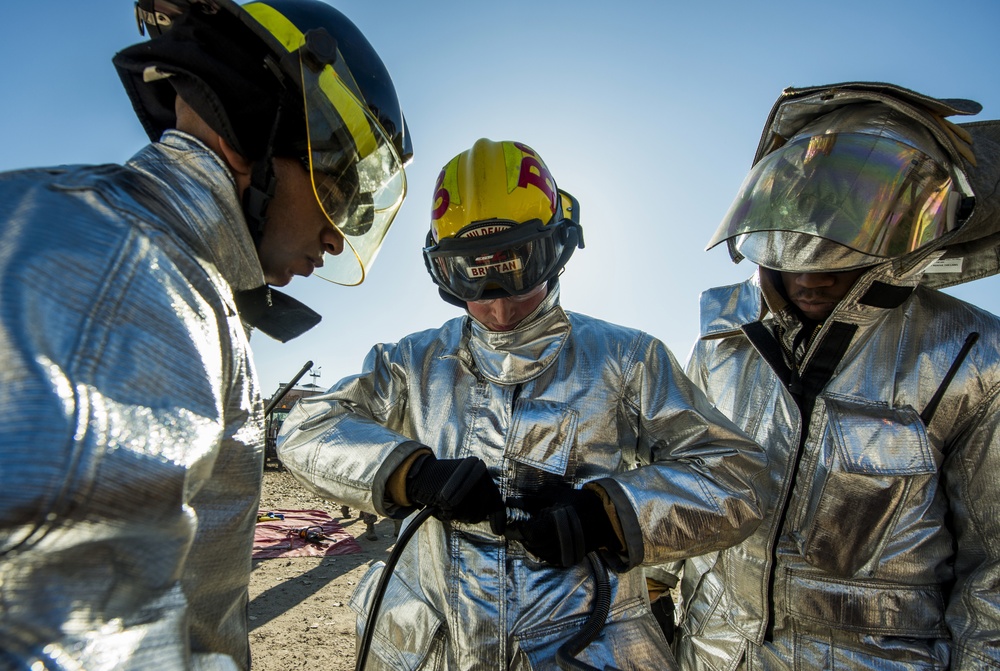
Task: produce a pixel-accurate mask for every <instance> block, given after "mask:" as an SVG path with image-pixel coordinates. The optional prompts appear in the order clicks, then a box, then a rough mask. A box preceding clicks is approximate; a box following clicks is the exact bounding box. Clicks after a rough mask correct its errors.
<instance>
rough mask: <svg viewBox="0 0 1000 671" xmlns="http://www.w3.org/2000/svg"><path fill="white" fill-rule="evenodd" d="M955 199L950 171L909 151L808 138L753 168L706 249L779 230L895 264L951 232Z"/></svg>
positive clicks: (870, 141)
mask: <svg viewBox="0 0 1000 671" xmlns="http://www.w3.org/2000/svg"><path fill="white" fill-rule="evenodd" d="M959 200H960V194H959V193H957V191H956V189H955V187H954V184H953V181H952V178H951V175H950V174H949V172H948V170H947V169H946V168H945V167H944V166H942V165H941V164H940V163H939V162H937V161H936V160H934V159H933V158H931V157H930V156H927V155H926V154H924V153H923V152H921V151H920V150H919V149H915V148H914V147H912V146H910V145H908V144H905V143H903V142H899V141H897V140H894V139H891V138H888V137H881V136H878V135H869V134H865V133H828V134H822V135H813V136H805V137H801V138H798V139H793V140H792V141H791V142H789V143H788V144H787V145H785V146H783V147H781V148H780V149H777V150H775V151H774V152H772V153H770V154H768V155H767V156H765V157H764V158H762V159H761V160H760V161H759V162H758V163H757V164H756V165H755V166H754V167H753V169H752V170H751V172H750V174H749V175H748V176H747V178H746V180H745V181H744V183H743V186H742V187H741V189H740V192H739V194H738V195H737V197H736V200H735V201H734V202H733V204H732V206H731V207H730V208H729V211H728V212H727V213H726V216H725V217H724V219H723V221H722V224H721V225H720V226H719V228H718V230H717V231H716V233H715V235H714V236H713V237H712V239H711V240H710V241H709V244H708V247H709V248H711V247H714V246H715V245H717V244H718V243H720V242H722V241H723V240H727V239H729V238H734V237H737V236H742V235H744V234H748V233H760V232H764V231H783V232H788V233H799V234H805V235H807V236H814V237H816V238H821V239H824V240H828V241H831V242H835V243H837V244H839V245H843V246H844V247H847V248H849V249H852V250H855V251H857V252H861V253H862V254H865V255H868V256H869V257H876V259H890V258H899V257H901V256H904V255H906V254H908V253H909V252H912V251H914V250H916V249H919V248H921V247H923V246H924V245H926V244H928V243H930V242H932V241H934V240H936V239H937V238H939V237H941V236H942V235H944V233H946V232H947V231H949V230H951V229H952V228H954V227H955V225H956V223H955V212H956V206H957V204H958V202H959Z"/></svg>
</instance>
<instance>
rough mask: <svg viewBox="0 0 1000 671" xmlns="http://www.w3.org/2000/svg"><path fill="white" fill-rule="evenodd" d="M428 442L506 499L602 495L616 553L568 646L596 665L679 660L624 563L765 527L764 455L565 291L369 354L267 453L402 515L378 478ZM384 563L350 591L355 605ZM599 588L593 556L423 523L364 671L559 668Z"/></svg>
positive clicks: (307, 479) (657, 351) (660, 353)
mask: <svg viewBox="0 0 1000 671" xmlns="http://www.w3.org/2000/svg"><path fill="white" fill-rule="evenodd" d="M421 443H422V444H425V445H428V446H430V447H431V448H432V449H433V451H434V452H435V453H436V455H437V456H438V457H442V458H456V457H465V456H469V455H472V456H478V457H480V458H482V459H483V460H484V461H485V462H486V463H487V465H488V466H489V468H490V472H491V473H492V474H493V477H494V478H495V480H496V481H497V483H498V485H499V486H500V489H501V492H502V493H503V494H504V496H505V497H508V498H509V497H512V496H517V495H518V494H521V493H525V492H533V491H537V490H538V489H539V488H540V487H542V486H544V483H553V482H569V483H572V484H573V485H574V486H580V485H581V484H582V483H585V482H588V481H595V482H596V483H597V484H599V485H600V486H602V487H603V488H604V489H605V490H606V491H607V493H608V495H609V496H610V498H611V500H612V501H613V503H614V505H615V507H616V509H617V513H618V517H619V519H620V521H621V527H622V530H623V532H624V536H625V545H626V550H625V553H624V556H622V557H620V560H621V565H620V566H617V567H614V568H616V571H617V572H615V573H613V574H612V576H611V581H612V590H613V599H612V604H611V617H610V618H609V621H608V623H607V625H606V626H605V627H604V629H603V631H602V632H601V636H600V637H599V638H598V639H597V640H596V641H595V642H594V643H592V644H591V645H590V646H589V647H587V648H586V649H584V651H583V653H582V654H581V656H580V659H582V660H584V661H586V662H587V663H589V664H591V665H594V666H596V667H598V668H602V669H603V668H608V669H633V670H636V671H638V670H639V669H642V670H649V669H670V668H675V667H674V662H673V659H672V657H671V655H670V653H669V651H668V649H667V646H666V642H665V640H664V638H663V635H662V633H661V632H660V629H659V627H658V626H657V624H656V621H655V620H654V619H653V616H652V614H651V613H650V610H649V605H648V597H647V594H646V584H645V580H644V578H643V575H642V571H633V570H628V569H632V568H634V567H636V566H639V565H641V564H644V563H657V562H662V561H665V560H669V559H676V558H681V557H685V556H690V555H693V554H699V553H702V552H705V551H707V550H710V548H721V547H724V546H728V545H731V544H733V543H735V542H738V541H739V540H740V539H742V538H744V537H746V536H747V535H748V534H749V533H750V532H751V531H752V530H753V529H754V528H755V527H756V525H757V523H758V521H759V509H760V507H761V506H760V503H759V501H758V495H757V494H756V492H755V489H754V487H753V480H754V478H755V477H757V476H758V475H759V474H760V473H761V471H762V467H763V460H762V451H761V449H760V448H759V447H758V446H757V445H755V444H754V443H753V442H752V441H749V440H748V439H747V438H746V437H745V436H744V435H743V434H742V433H741V432H739V431H738V430H737V429H736V428H735V427H734V426H733V425H732V423H731V422H729V421H728V420H726V419H725V418H724V417H723V416H722V415H721V414H720V413H719V412H718V411H717V410H715V409H714V408H713V407H712V406H711V405H710V404H708V403H707V402H706V401H705V399H704V396H703V395H702V394H701V393H700V392H699V391H698V390H697V389H695V388H694V387H693V386H692V385H691V383H690V381H689V380H688V379H687V378H686V377H685V376H684V374H683V372H682V370H681V369H680V367H679V366H678V364H677V363H676V361H675V360H674V358H673V356H672V355H671V354H670V353H669V352H668V351H667V349H666V347H665V346H664V345H663V344H662V343H660V342H659V341H657V340H655V339H653V338H651V337H650V336H648V335H646V334H644V333H641V332H639V331H635V330H632V329H627V328H623V327H620V326H615V325H612V324H608V323H606V322H603V321H599V320H596V319H593V318H590V317H586V316H583V315H578V314H574V313H567V312H564V311H563V309H562V308H561V307H560V306H559V304H558V287H556V288H555V289H554V290H553V291H552V293H550V295H549V296H548V297H546V299H545V301H544V302H543V303H542V304H541V305H540V306H539V308H538V309H537V310H536V311H535V312H534V313H533V314H532V315H531V316H529V317H528V318H527V319H526V320H525V322H524V323H523V324H522V326H520V327H519V328H518V329H517V330H514V331H511V332H504V333H500V332H491V331H488V330H486V329H485V328H484V327H482V325H480V324H479V323H478V322H476V321H475V320H473V319H471V318H469V317H461V318H456V319H453V320H451V321H449V322H446V323H445V324H444V325H443V326H442V327H441V328H439V329H434V330H428V331H424V332H422V333H416V334H412V335H410V336H407V337H406V338H404V339H402V340H401V341H400V342H399V343H397V344H395V345H378V346H376V347H375V348H374V349H373V350H372V351H371V353H370V354H369V356H368V358H367V360H366V362H365V365H364V370H363V372H362V373H361V374H359V375H356V376H353V377H348V378H345V379H344V380H342V381H341V382H340V383H338V384H337V385H335V386H334V387H333V388H332V389H331V390H330V392H329V393H327V394H326V395H321V396H316V397H312V398H309V399H307V400H303V401H300V402H299V404H298V405H297V406H296V407H295V408H293V410H292V412H291V413H290V415H289V417H288V419H287V420H285V423H284V425H283V426H282V436H281V437H279V446H278V453H279V456H280V457H281V459H282V461H283V462H284V464H285V465H286V466H288V467H289V468H290V469H291V470H292V471H293V473H295V475H296V476H297V477H298V478H299V479H300V480H301V481H302V482H304V483H305V484H306V486H307V487H309V488H310V489H312V490H314V491H315V492H318V493H319V494H321V495H323V496H326V497H329V498H334V499H336V500H338V501H342V502H344V503H346V504H349V505H351V506H357V507H359V508H362V509H366V510H374V511H376V512H378V513H380V514H383V515H397V516H398V515H401V514H403V513H405V512H408V511H405V510H400V509H399V508H398V507H397V506H395V505H394V504H393V502H392V501H391V500H387V498H386V497H387V494H386V482H387V479H388V478H389V476H390V474H392V473H393V472H394V471H395V470H396V468H397V466H398V465H399V464H400V463H401V462H402V461H403V460H404V459H405V458H406V457H407V456H408V455H410V454H411V453H412V452H413V451H414V450H416V449H418V447H419V445H420V444H421ZM381 571H382V564H381V563H380V564H378V565H376V566H374V567H373V568H372V570H371V571H370V572H369V573H368V574H367V575H366V576H365V578H364V579H363V580H362V582H361V583H360V584H359V586H358V588H357V591H356V593H355V596H354V599H353V602H352V605H353V606H354V607H355V608H356V610H358V611H359V614H362V615H364V614H365V613H366V612H367V609H368V606H369V604H370V603H371V598H372V591H373V588H374V586H375V583H376V582H377V579H378V577H379V576H380V574H381ZM593 585H594V582H593V577H592V575H591V569H590V567H589V565H588V564H587V562H584V563H583V564H581V565H578V566H576V567H573V568H571V569H562V568H554V567H551V566H549V565H545V564H541V563H539V562H537V561H536V560H534V559H533V558H532V557H530V556H529V555H527V554H526V552H525V550H524V548H523V547H522V546H521V545H520V543H517V542H513V541H511V542H505V540H504V538H502V537H498V536H496V535H494V534H493V533H492V532H491V531H490V526H489V524H488V523H485V522H484V523H481V524H462V523H443V522H440V521H438V520H437V519H436V518H430V519H429V520H427V522H426V523H425V524H424V525H423V527H421V528H420V529H419V530H418V532H417V534H416V535H415V536H414V538H413V541H412V542H411V543H410V544H409V545H408V546H407V547H406V550H405V552H404V554H403V555H402V557H401V559H400V563H399V564H398V565H397V567H396V570H395V576H394V578H393V580H392V581H391V582H390V583H389V588H388V591H387V594H386V596H385V600H384V601H383V603H382V606H381V609H380V611H379V613H380V614H379V617H378V620H377V624H376V626H377V630H376V633H375V637H374V641H373V644H372V654H371V656H370V658H369V664H368V667H367V668H369V669H376V668H378V669H392V670H393V671H400V670H403V669H473V668H476V669H479V668H481V669H520V670H527V669H551V668H554V661H553V660H554V658H555V651H556V648H557V647H558V646H559V645H561V644H562V643H564V642H565V641H566V640H567V639H568V638H570V637H571V636H573V635H574V634H575V633H577V632H578V631H579V628H580V626H581V625H582V623H583V621H584V619H585V617H586V616H587V614H589V612H590V611H591V609H592V608H593V598H592V594H593ZM362 624H363V618H362V619H359V635H360V633H361V631H360V630H361V629H362Z"/></svg>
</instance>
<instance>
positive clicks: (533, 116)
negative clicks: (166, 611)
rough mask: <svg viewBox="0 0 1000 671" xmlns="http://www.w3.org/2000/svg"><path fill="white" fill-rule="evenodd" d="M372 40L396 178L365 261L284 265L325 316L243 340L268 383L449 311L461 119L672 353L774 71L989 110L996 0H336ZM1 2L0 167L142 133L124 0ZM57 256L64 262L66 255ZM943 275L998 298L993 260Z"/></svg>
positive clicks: (628, 315)
mask: <svg viewBox="0 0 1000 671" xmlns="http://www.w3.org/2000/svg"><path fill="white" fill-rule="evenodd" d="M331 4H334V5H335V6H336V7H338V8H339V9H341V11H343V12H344V13H345V14H347V15H348V16H349V17H351V18H352V20H354V22H355V23H356V24H357V25H358V26H359V27H360V28H361V29H362V31H364V32H365V34H366V35H367V36H368V38H369V40H370V41H371V42H372V44H373V45H374V46H375V47H376V49H378V50H379V52H380V53H381V54H382V57H383V60H384V61H385V63H386V66H387V67H388V69H389V71H390V73H391V74H392V76H393V79H394V81H395V83H396V88H397V90H398V92H399V96H400V99H401V101H402V104H403V108H404V112H405V113H406V116H407V121H408V124H409V127H410V130H411V132H412V135H413V143H414V149H415V160H414V162H413V163H412V164H411V168H410V169H409V170H408V173H407V174H408V182H409V195H408V197H407V200H406V202H405V203H404V204H403V207H402V209H401V210H400V213H399V215H398V217H397V219H396V222H395V224H394V225H393V229H392V230H391V231H390V233H389V237H388V239H387V241H386V243H385V245H384V247H383V249H382V252H381V254H380V255H379V258H378V260H377V262H376V264H375V267H374V270H373V272H372V274H371V275H370V276H369V279H368V280H367V281H366V282H365V283H364V284H363V285H362V286H360V287H355V288H343V287H338V286H334V285H331V284H328V283H326V282H324V281H322V280H319V279H315V278H309V279H301V278H299V279H296V280H295V281H294V282H293V283H292V285H290V287H289V291H290V293H292V294H293V295H295V296H297V297H298V298H300V299H302V300H304V301H306V302H307V303H308V304H310V305H311V306H312V307H313V308H314V309H316V310H318V311H320V312H321V313H322V314H323V316H324V319H323V321H322V322H321V324H320V325H319V326H318V327H316V328H315V329H314V330H313V331H311V332H309V333H308V334H306V335H305V336H302V337H301V338H299V339H297V340H294V341H292V342H291V343H288V344H280V343H277V342H274V341H271V340H269V339H268V338H267V337H266V336H262V335H260V334H255V335H254V336H253V338H252V340H251V344H252V345H253V348H254V351H255V354H256V359H257V368H258V372H259V373H260V376H261V381H262V385H263V391H264V394H265V396H267V395H269V394H270V393H272V392H273V391H274V390H275V389H277V387H278V385H279V383H281V382H283V381H286V380H288V379H289V378H291V377H292V376H293V375H294V374H295V373H296V372H297V371H298V370H299V368H300V367H301V366H302V364H303V363H304V362H305V361H306V360H313V361H314V362H315V366H316V367H317V368H319V369H320V372H321V377H319V378H317V379H315V380H310V379H309V378H306V379H305V380H304V382H308V381H315V382H316V383H317V384H320V385H322V386H324V387H325V386H329V385H332V384H333V383H334V382H335V381H336V380H337V379H339V378H340V377H342V376H344V375H348V374H351V373H353V372H355V371H357V370H358V369H359V368H360V366H361V362H362V360H363V358H364V355H365V354H366V352H367V351H368V349H369V348H370V347H371V345H372V344H374V343H376V342H393V341H395V340H398V339H399V338H400V337H402V336H404V335H406V334H407V333H410V332H413V331H417V330H422V329H426V328H433V327H435V326H437V325H439V324H441V323H442V322H443V321H445V320H446V319H449V318H451V317H455V316H458V315H459V314H461V312H460V311H459V310H458V309H457V308H454V307H452V306H450V305H448V304H446V303H444V302H443V301H442V300H441V299H440V298H439V297H438V295H437V291H436V288H435V287H434V285H433V284H432V282H431V280H430V278H429V277H428V275H427V273H426V271H425V269H424V265H423V260H422V258H421V254H420V248H421V246H422V244H423V240H424V236H425V234H426V231H427V226H428V223H429V213H430V203H431V192H432V187H433V185H434V179H435V177H436V176H437V173H438V171H439V170H440V168H441V166H443V165H444V164H445V163H446V162H447V161H448V160H449V159H450V158H451V157H452V156H454V155H455V154H457V153H458V152H461V151H464V150H465V149H467V148H468V147H470V146H471V145H472V144H473V142H475V140H476V139H477V138H480V137H488V138H491V139H493V140H505V139H510V140H518V141H521V142H524V143H526V144H528V145H530V146H532V147H533V148H534V149H535V150H536V151H538V152H539V153H540V154H541V155H542V157H543V158H544V160H545V162H546V163H547V165H548V167H549V169H550V171H551V172H552V174H553V176H554V177H555V179H556V181H557V182H558V184H559V186H560V188H562V189H565V190H567V191H569V192H570V193H572V194H573V195H574V196H576V197H577V198H578V199H579V201H580V204H581V216H582V219H581V223H582V224H583V227H584V232H585V237H586V244H587V246H586V248H585V249H582V250H579V251H577V253H576V255H575V256H574V257H573V259H572V260H571V261H570V263H569V265H568V266H567V269H566V272H565V274H564V275H563V279H562V287H563V288H562V297H563V305H564V306H565V307H566V308H567V309H569V310H574V311H577V312H583V313H586V314H590V315H593V316H596V317H600V318H603V319H607V320H610V321H614V322H618V323H621V324H625V325H629V326H634V327H638V328H641V329H643V330H646V331H648V332H649V333H651V334H653V335H654V336H657V337H659V338H660V339H662V340H663V341H664V342H666V343H667V345H668V346H669V347H670V348H671V349H672V350H673V351H674V353H675V354H676V355H677V357H678V358H679V359H680V360H681V361H682V362H683V361H684V360H685V359H686V358H687V355H688V352H689V350H690V348H691V345H692V343H693V342H694V339H695V337H696V335H697V330H698V296H699V293H700V292H701V291H702V290H704V289H706V288H708V287H710V286H715V285H719V284H730V283H734V282H738V281H741V280H743V279H744V278H746V277H747V276H749V275H750V274H751V273H752V271H753V268H752V266H751V265H749V264H748V263H746V262H744V263H742V264H740V265H733V264H732V263H731V262H730V260H729V257H728V255H727V253H726V252H725V250H724V249H723V248H716V249H713V250H711V251H709V252H705V251H704V247H705V243H706V242H707V241H708V239H709V237H710V236H711V234H712V233H713V232H714V230H715V228H716V226H717V224H718V222H719V220H720V219H721V217H722V215H723V214H724V213H725V211H726V209H727V208H728V207H729V204H730V202H731V200H732V198H733V196H734V195H735V193H736V191H737V189H738V187H739V185H740V183H741V182H742V179H743V177H744V175H745V174H746V171H747V169H748V168H749V166H750V163H751V161H752V159H753V153H754V151H755V149H756V146H757V142H758V139H759V137H760V133H761V130H762V126H763V123H764V120H765V118H766V117H767V114H768V112H769V111H770V109H771V106H772V105H773V103H774V101H775V99H776V98H777V96H778V94H779V93H780V92H781V90H782V89H783V88H784V87H786V86H810V85H817V84H829V83H835V82H843V81H857V80H865V81H887V82H892V83H896V84H900V85H902V86H906V87H908V88H912V89H914V90H917V91H920V92H921V93H926V94H928V95H933V96H939V97H964V98H972V99H974V100H978V101H979V102H980V103H982V105H983V112H982V113H981V114H979V115H978V116H976V117H972V119H971V120H979V119H993V118H998V117H1000V75H998V74H997V66H998V65H1000V40H998V39H997V36H996V33H997V26H1000V2H997V0H952V1H951V2H949V3H940V2H930V1H927V0H867V1H865V2H861V1H858V0H840V1H838V2H806V1H804V0H799V1H798V2H794V1H792V0H774V1H769V2H764V1H760V2H753V1H750V0H743V1H731V2H730V1H723V0H715V1H713V0H703V1H701V2H685V3H677V2H673V1H672V0H660V1H659V2H629V1H628V0H621V1H620V2H618V3H614V7H613V8H612V5H611V3H604V2H601V3H598V2H593V1H591V0H576V1H570V0H559V1H551V2H550V1H546V0H531V1H530V2H529V1H522V0H512V1H508V2H503V3H492V2H491V3H487V2H477V1H475V0H454V1H452V0H448V1H436V0H424V1H421V2H406V1H404V0H384V1H382V2H374V1H373V0H339V1H337V2H333V3H331ZM4 14H5V15H4V21H3V22H2V23H0V63H3V68H2V69H0V91H2V99H0V100H2V102H0V170H6V169H13V168H20V167H29V166H40V165H54V164H60V163H102V162H121V161H123V160H125V159H127V158H128V157H129V156H131V155H132V154H133V153H135V152H136V151H137V150H138V149H139V148H141V147H142V146H143V145H144V144H145V143H146V141H147V140H146V137H145V135H144V133H143V131H142V129H141V127H140V125H139V122H138V121H137V120H136V119H135V117H134V115H133V113H132V110H131V105H130V103H129V101H128V99H127V97H126V96H125V94H124V91H123V90H122V88H121V85H120V83H119V81H118V78H117V75H116V74H115V72H114V68H113V67H112V66H111V57H112V55H113V54H114V53H115V52H116V51H117V50H119V49H121V48H123V47H125V46H127V45H129V44H132V43H134V42H137V41H139V40H140V39H142V38H140V36H139V34H138V32H137V30H136V27H135V20H134V16H133V12H132V2H130V1H128V0H91V1H89V2H76V1H74V2H70V1H69V0H51V1H48V2H18V3H9V6H7V7H5V13H4ZM65 271H66V272H72V271H71V270H70V269H66V270H65ZM951 293H954V294H955V295H957V296H959V297H961V298H963V299H965V300H968V301H970V302H972V303H975V304H976V305H979V306H981V307H983V308H985V309H987V310H990V311H991V312H993V313H1000V277H997V278H988V279H985V280H979V281H978V282H973V283H970V284H968V285H964V286H962V287H959V288H957V289H955V290H951Z"/></svg>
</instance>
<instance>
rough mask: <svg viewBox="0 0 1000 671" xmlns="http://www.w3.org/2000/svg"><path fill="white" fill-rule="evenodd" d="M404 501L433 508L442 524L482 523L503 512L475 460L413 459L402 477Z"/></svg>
mask: <svg viewBox="0 0 1000 671" xmlns="http://www.w3.org/2000/svg"><path fill="white" fill-rule="evenodd" d="M406 497H407V498H408V499H410V501H412V502H413V503H414V504H416V505H418V506H421V507H423V506H429V507H431V508H433V509H434V517H436V518H438V519H439V520H445V521H448V520H455V521H456V522H470V523H476V522H482V521H483V520H485V519H486V518H487V517H489V516H490V515H491V514H493V513H497V512H499V511H503V510H504V503H503V497H502V496H501V495H500V489H499V488H498V487H497V485H496V483H495V482H493V478H492V477H491V476H490V473H489V471H488V470H487V469H486V463H485V462H484V461H483V460H482V459H480V458H479V457H466V458H464V459H438V458H436V457H435V456H434V455H433V454H425V455H422V456H420V457H417V459H416V461H414V462H413V465H412V466H410V470H409V471H407V473H406Z"/></svg>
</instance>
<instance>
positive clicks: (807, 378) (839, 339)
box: [801, 322, 858, 399]
mask: <svg viewBox="0 0 1000 671" xmlns="http://www.w3.org/2000/svg"><path fill="white" fill-rule="evenodd" d="M857 331H858V325H857V324H845V323H844V322H833V323H832V324H830V325H829V326H828V327H827V330H826V335H825V336H823V340H822V341H820V343H819V344H818V345H817V346H816V350H815V351H814V352H813V355H812V358H811V359H810V360H809V365H808V366H806V368H805V370H803V371H802V374H801V376H802V386H803V392H804V394H805V396H807V397H811V398H813V399H815V398H816V396H817V395H819V393H820V392H821V391H823V388H824V387H826V385H827V383H828V382H829V381H830V378H832V377H833V372H834V371H835V370H836V369H837V365H838V364H839V363H840V360H841V359H843V358H844V354H846V353H847V348H848V347H850V346H851V340H853V339H854V334H855V333H857Z"/></svg>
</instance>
